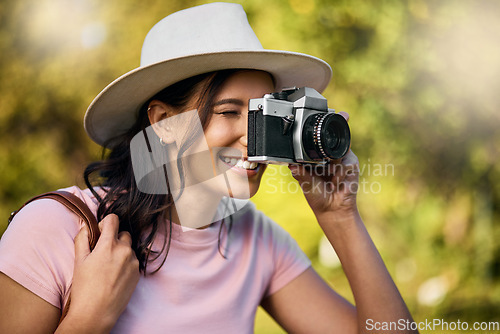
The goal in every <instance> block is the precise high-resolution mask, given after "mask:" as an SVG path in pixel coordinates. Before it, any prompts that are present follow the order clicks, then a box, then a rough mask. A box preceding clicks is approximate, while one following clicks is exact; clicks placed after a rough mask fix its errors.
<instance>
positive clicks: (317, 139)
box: [313, 113, 330, 160]
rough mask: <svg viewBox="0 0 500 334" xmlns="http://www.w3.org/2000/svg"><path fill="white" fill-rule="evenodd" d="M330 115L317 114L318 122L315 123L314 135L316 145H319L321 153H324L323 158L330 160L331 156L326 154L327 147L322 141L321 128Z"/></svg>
mask: <svg viewBox="0 0 500 334" xmlns="http://www.w3.org/2000/svg"><path fill="white" fill-rule="evenodd" d="M327 116H328V114H326V113H325V114H323V115H321V114H316V115H315V117H316V124H315V125H314V136H313V140H314V143H315V144H316V146H317V147H318V149H319V151H320V153H321V155H323V158H325V159H328V160H330V157H329V156H328V155H327V154H326V152H325V149H324V148H323V143H322V141H321V129H322V127H323V122H324V121H325V118H326V117H327Z"/></svg>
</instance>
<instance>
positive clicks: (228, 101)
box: [214, 99, 245, 107]
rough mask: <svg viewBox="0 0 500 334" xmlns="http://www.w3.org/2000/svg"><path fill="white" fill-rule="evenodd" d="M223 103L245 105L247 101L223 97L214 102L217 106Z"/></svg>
mask: <svg viewBox="0 0 500 334" xmlns="http://www.w3.org/2000/svg"><path fill="white" fill-rule="evenodd" d="M222 104H236V105H239V106H244V105H245V103H244V102H243V101H242V100H240V99H222V100H219V101H217V102H215V103H214V107H215V106H220V105H222Z"/></svg>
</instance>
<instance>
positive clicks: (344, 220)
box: [314, 206, 362, 229]
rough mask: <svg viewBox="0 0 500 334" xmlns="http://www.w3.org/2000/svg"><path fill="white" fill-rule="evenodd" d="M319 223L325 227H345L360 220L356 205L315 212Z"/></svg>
mask: <svg viewBox="0 0 500 334" xmlns="http://www.w3.org/2000/svg"><path fill="white" fill-rule="evenodd" d="M314 214H315V216H316V219H317V220H318V223H319V225H320V226H321V227H322V228H323V229H324V228H325V227H335V228H340V229H342V228H345V227H349V226H351V225H352V224H355V223H357V222H362V220H361V215H360V213H359V210H358V207H357V206H351V207H345V208H339V209H337V210H332V211H323V212H315V213H314Z"/></svg>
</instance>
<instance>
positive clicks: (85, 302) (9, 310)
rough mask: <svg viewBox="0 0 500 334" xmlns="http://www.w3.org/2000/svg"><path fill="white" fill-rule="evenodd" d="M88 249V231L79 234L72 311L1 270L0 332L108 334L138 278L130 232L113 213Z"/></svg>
mask: <svg viewBox="0 0 500 334" xmlns="http://www.w3.org/2000/svg"><path fill="white" fill-rule="evenodd" d="M99 227H100V229H101V236H100V238H99V240H98V242H97V245H96V247H95V249H94V250H93V251H92V252H90V249H89V243H88V229H87V228H83V229H82V230H81V231H80V232H79V233H78V235H77V236H76V237H75V269H74V275H73V284H72V288H71V306H70V308H69V312H68V315H67V316H66V317H65V318H64V320H63V321H62V322H61V323H60V324H59V326H58V323H59V318H60V317H61V310H60V309H59V308H57V307H55V306H53V305H52V304H50V303H49V302H47V301H45V300H44V299H42V298H40V297H38V296H37V295H35V294H34V293H32V292H31V291H29V290H27V289H25V288H24V287H23V286H21V285H19V284H18V283H16V282H15V281H14V280H12V279H11V278H9V277H8V276H6V275H4V274H0V333H54V332H55V333H68V334H79V333H92V334H98V333H109V331H110V330H111V329H112V327H113V326H114V324H115V323H116V321H117V319H118V317H119V316H120V314H121V313H122V312H123V310H124V309H125V307H126V305H127V303H128V301H129V300H130V297H131V296H132V293H133V291H134V289H135V286H136V285H137V282H138V281H139V276H140V273H139V261H138V260H137V258H136V257H135V253H134V252H133V250H132V248H131V247H130V245H131V242H132V241H131V238H130V235H129V234H128V233H127V232H121V233H118V227H119V221H118V217H117V216H115V215H109V216H107V217H105V218H104V219H103V220H102V221H101V222H100V223H99Z"/></svg>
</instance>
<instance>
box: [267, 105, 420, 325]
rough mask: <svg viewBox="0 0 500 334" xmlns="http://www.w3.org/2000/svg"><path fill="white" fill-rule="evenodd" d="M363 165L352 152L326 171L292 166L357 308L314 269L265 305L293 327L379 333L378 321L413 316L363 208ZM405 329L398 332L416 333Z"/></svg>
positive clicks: (280, 320) (280, 319) (409, 318)
mask: <svg viewBox="0 0 500 334" xmlns="http://www.w3.org/2000/svg"><path fill="white" fill-rule="evenodd" d="M343 116H345V117H346V118H348V115H347V114H345V115H343ZM358 165H359V163H358V159H357V157H356V156H355V155H354V153H352V151H349V153H348V154H347V155H346V156H345V157H344V158H343V159H342V160H341V161H332V162H331V163H330V164H329V165H328V166H327V169H326V170H324V171H322V172H321V173H314V170H312V169H308V168H307V167H306V166H293V167H290V169H291V171H292V174H293V176H294V177H295V178H296V179H297V181H299V184H300V185H301V187H302V190H303V192H304V195H305V197H306V199H307V201H308V204H309V206H310V207H311V209H312V210H313V212H314V214H315V216H316V218H317V220H318V223H319V225H320V226H321V228H322V229H323V231H324V233H325V235H326V237H327V238H328V240H329V241H330V243H331V244H332V246H333V247H334V249H335V251H336V253H337V255H338V257H339V259H340V261H341V263H342V267H343V269H344V272H345V274H346V277H347V279H348V281H349V284H350V286H351V289H352V293H353V296H354V301H355V303H356V308H354V307H353V306H351V305H350V304H349V303H347V302H346V301H345V300H344V299H342V298H341V297H340V296H338V295H337V294H336V293H335V292H333V291H332V290H331V289H330V288H329V287H328V286H327V285H326V283H324V282H323V280H322V279H321V278H320V277H319V276H318V275H317V274H316V273H315V272H314V270H313V269H309V270H307V271H306V272H305V273H304V274H302V275H301V276H299V277H298V278H296V279H295V280H294V281H292V282H291V283H290V284H288V285H287V286H285V287H284V288H283V289H281V290H279V291H278V292H277V293H275V294H274V295H272V296H270V297H268V298H267V299H266V300H265V301H263V306H264V308H265V309H266V310H267V311H268V312H269V313H270V314H271V315H272V316H273V317H275V319H276V320H277V321H278V322H279V323H280V324H281V325H282V326H283V327H284V328H286V329H287V330H288V331H290V332H304V333H305V332H307V333H313V332H318V333H356V332H357V333H366V332H373V331H372V330H371V331H369V330H368V329H371V328H370V327H371V326H367V325H369V324H374V323H375V322H383V323H386V322H395V323H396V324H400V323H405V324H406V321H412V318H411V315H410V312H409V311H408V308H407V307H406V305H405V303H404V301H403V299H402V297H401V295H400V294H399V291H398V289H397V287H396V286H395V284H394V282H393V280H392V278H391V276H390V274H389V272H388V271H387V269H386V267H385V264H384V262H383V261H382V258H381V257H380V254H379V253H378V251H377V249H376V247H375V245H374V244H373V241H372V240H371V238H370V236H369V234H368V232H367V230H366V228H365V225H364V223H363V221H362V219H361V216H360V214H359V212H358V209H357V204H356V192H357V189H358V181H359V166H358ZM398 321H399V323H398ZM367 327H368V328H367ZM402 329H404V328H401V327H400V328H397V330H395V331H394V333H405V332H411V331H404V330H402ZM389 332H390V331H384V333H389Z"/></svg>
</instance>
